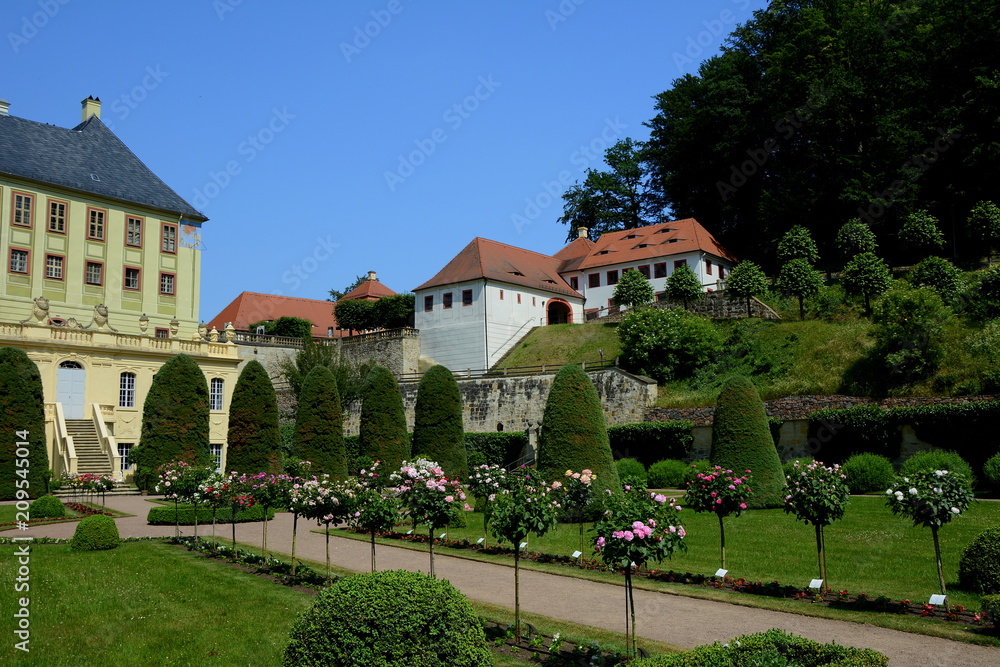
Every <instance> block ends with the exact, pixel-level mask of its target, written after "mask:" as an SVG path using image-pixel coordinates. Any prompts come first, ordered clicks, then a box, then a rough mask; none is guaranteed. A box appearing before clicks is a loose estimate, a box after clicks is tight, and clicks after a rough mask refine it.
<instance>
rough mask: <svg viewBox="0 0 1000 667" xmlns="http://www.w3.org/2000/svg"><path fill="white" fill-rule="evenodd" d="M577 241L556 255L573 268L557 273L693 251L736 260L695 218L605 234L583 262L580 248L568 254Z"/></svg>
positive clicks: (732, 260)
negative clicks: (580, 257)
mask: <svg viewBox="0 0 1000 667" xmlns="http://www.w3.org/2000/svg"><path fill="white" fill-rule="evenodd" d="M579 241H580V239H576V240H574V241H573V243H570V244H569V245H567V246H566V247H565V248H563V249H562V250H560V251H559V253H556V257H557V258H558V257H560V254H561V253H567V256H566V257H564V259H567V260H570V259H572V260H573V261H572V266H573V267H574V268H560V271H563V272H567V271H580V270H586V269H593V268H598V267H602V266H611V265H613V264H621V263H623V262H641V261H643V260H653V259H656V258H660V257H669V256H670V255H679V254H682V253H686V252H696V251H701V252H706V253H708V254H710V255H715V256H716V257H719V258H721V259H725V260H728V261H730V262H734V263H735V262H736V261H737V259H736V257H735V256H734V255H733V254H732V253H730V252H729V251H728V250H726V249H725V248H724V247H723V246H722V244H720V243H719V242H718V241H716V240H715V237H714V236H712V235H711V234H710V233H709V232H708V230H707V229H705V228H704V227H702V226H701V224H700V223H699V222H698V221H697V220H695V219H694V218H684V219H683V220H672V221H670V222H661V223H659V224H657V225H649V226H647V227H637V228H635V229H625V230H621V231H617V232H605V233H604V234H601V237H600V238H599V239H597V241H595V242H594V243H593V245H592V246H591V248H590V253H589V254H588V255H587V256H586V257H584V258H583V259H579V258H578V257H576V255H578V254H579V252H578V250H579V247H578V249H577V250H571V249H572V248H573V246H574V244H578V242H579ZM569 264H570V262H567V265H569Z"/></svg>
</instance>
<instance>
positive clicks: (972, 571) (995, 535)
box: [958, 528, 1000, 593]
mask: <svg viewBox="0 0 1000 667" xmlns="http://www.w3.org/2000/svg"><path fill="white" fill-rule="evenodd" d="M958 583H959V585H961V586H962V588H964V589H966V590H969V591H975V592H977V593H1000V528H990V529H988V530H984V531H983V532H981V533H979V535H977V536H976V539H974V540H972V542H971V543H970V544H969V546H967V547H965V551H963V552H962V560H961V561H960V562H959V564H958Z"/></svg>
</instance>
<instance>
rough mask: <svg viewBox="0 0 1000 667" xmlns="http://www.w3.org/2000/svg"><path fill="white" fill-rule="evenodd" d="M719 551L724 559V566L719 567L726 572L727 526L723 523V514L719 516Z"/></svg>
mask: <svg viewBox="0 0 1000 667" xmlns="http://www.w3.org/2000/svg"><path fill="white" fill-rule="evenodd" d="M719 550H720V555H721V557H722V565H720V566H719V567H721V568H722V569H723V570H725V569H726V525H725V524H724V523H722V515H721V514H720V515H719Z"/></svg>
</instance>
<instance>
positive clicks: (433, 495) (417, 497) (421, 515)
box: [389, 459, 472, 577]
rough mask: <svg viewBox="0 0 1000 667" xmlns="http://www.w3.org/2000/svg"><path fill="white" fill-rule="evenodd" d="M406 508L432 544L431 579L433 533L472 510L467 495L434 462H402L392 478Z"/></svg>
mask: <svg viewBox="0 0 1000 667" xmlns="http://www.w3.org/2000/svg"><path fill="white" fill-rule="evenodd" d="M389 480H390V481H391V482H392V483H393V484H394V485H395V487H396V490H397V492H398V493H399V498H400V500H401V501H402V503H403V508H404V509H405V510H406V513H407V514H409V515H410V518H412V519H413V520H414V521H415V522H419V523H422V524H424V525H425V526H427V530H428V536H429V538H430V539H429V541H428V544H430V560H431V568H430V569H431V576H432V577H433V576H434V531H435V530H437V529H438V528H443V527H444V526H447V525H448V524H449V523H451V522H452V521H454V520H455V519H457V518H458V517H459V515H460V514H461V513H462V512H463V511H469V510H471V509H472V508H471V507H469V505H468V503H466V502H465V491H463V490H462V482H461V481H460V480H459V479H458V478H457V477H448V476H447V475H445V474H444V470H442V469H441V467H440V466H439V465H438V464H437V463H436V462H434V461H428V460H427V459H417V460H416V461H413V462H412V463H411V462H409V461H403V465H402V466H401V467H400V469H399V470H398V471H396V472H394V473H392V475H390V476H389Z"/></svg>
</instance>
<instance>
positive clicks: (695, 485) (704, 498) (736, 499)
mask: <svg viewBox="0 0 1000 667" xmlns="http://www.w3.org/2000/svg"><path fill="white" fill-rule="evenodd" d="M750 475H751V472H750V471H749V470H745V471H744V474H742V475H739V474H737V473H734V472H733V471H732V470H723V469H722V468H721V467H720V466H715V467H714V468H712V469H711V470H707V471H705V472H700V473H698V474H697V475H695V478H694V479H693V480H691V481H690V482H688V485H687V493H685V494H684V504H685V505H687V506H688V507H690V508H691V509H693V510H694V511H695V512H714V513H715V514H716V516H718V517H719V544H720V553H721V561H722V565H721V567H722V569H725V568H726V527H725V524H724V523H723V521H722V520H723V519H724V518H725V517H727V516H739V515H740V514H742V513H743V512H744V510H746V509H747V505H748V503H749V502H750V499H751V498H752V497H753V489H752V488H751V487H750Z"/></svg>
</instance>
